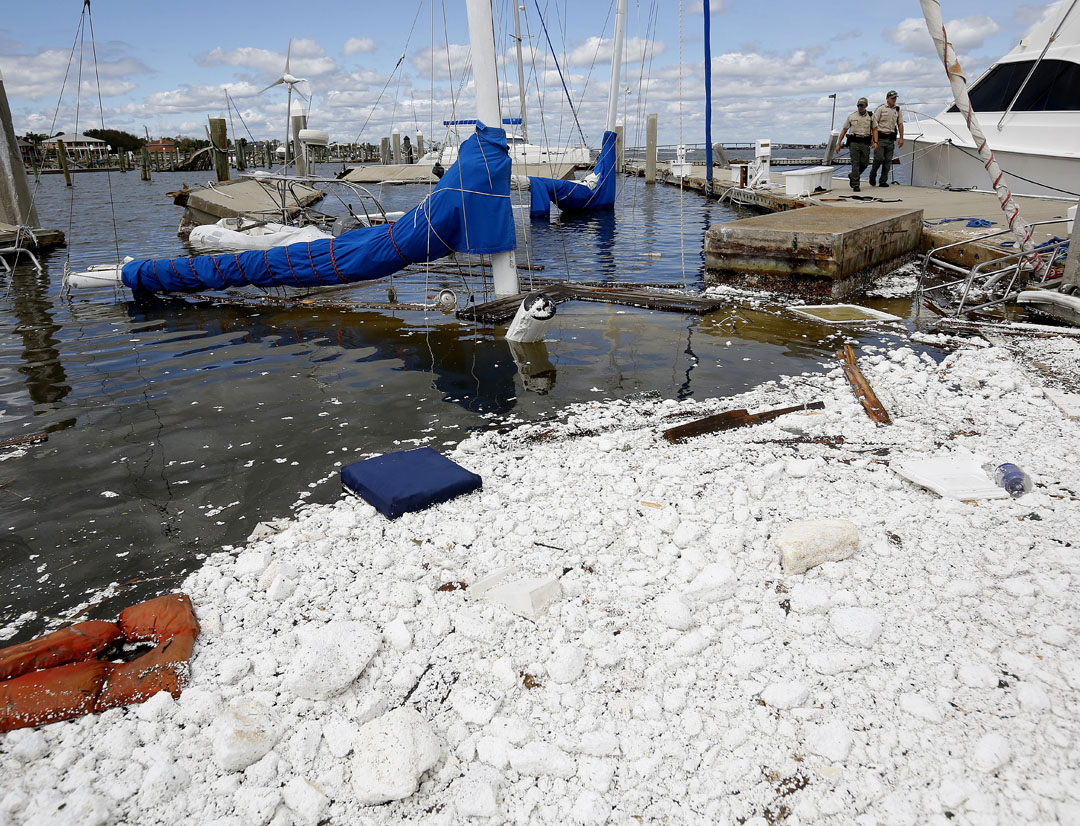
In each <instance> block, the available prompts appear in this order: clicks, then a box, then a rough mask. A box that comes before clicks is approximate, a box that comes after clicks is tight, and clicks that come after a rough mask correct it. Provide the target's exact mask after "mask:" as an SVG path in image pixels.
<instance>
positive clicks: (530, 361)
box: [507, 341, 557, 396]
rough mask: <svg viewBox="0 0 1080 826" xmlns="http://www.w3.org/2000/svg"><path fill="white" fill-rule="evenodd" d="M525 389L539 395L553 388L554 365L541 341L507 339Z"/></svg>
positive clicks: (545, 345)
mask: <svg viewBox="0 0 1080 826" xmlns="http://www.w3.org/2000/svg"><path fill="white" fill-rule="evenodd" d="M507 344H509V345H510V353H511V354H512V355H513V357H514V364H516V365H517V370H518V373H519V374H520V375H521V382H522V384H523V385H524V387H525V389H526V390H528V391H529V392H531V393H537V394H539V395H541V396H543V395H546V394H547V393H550V392H551V391H552V390H554V389H555V376H556V372H557V371H556V370H555V365H554V364H552V363H551V357H550V355H549V354H548V349H547V344H545V343H544V342H542V341H528V342H526V341H508V342H507Z"/></svg>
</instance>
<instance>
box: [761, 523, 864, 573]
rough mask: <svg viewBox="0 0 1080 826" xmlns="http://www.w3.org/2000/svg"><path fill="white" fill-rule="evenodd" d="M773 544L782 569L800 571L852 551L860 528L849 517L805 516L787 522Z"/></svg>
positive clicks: (846, 554) (836, 558)
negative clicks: (781, 558)
mask: <svg viewBox="0 0 1080 826" xmlns="http://www.w3.org/2000/svg"><path fill="white" fill-rule="evenodd" d="M776 544H777V545H778V546H779V547H780V552H781V554H782V555H783V562H784V570H785V571H786V572H787V573H789V574H802V573H806V571H807V570H809V569H810V568H813V567H814V566H816V565H820V564H821V563H822V562H839V561H840V560H843V559H847V558H848V557H849V556H851V555H852V554H853V553H855V549H856V548H858V547H859V529H858V528H857V527H855V523H854V522H852V521H850V520H849V519H804V520H801V521H799V522H791V523H789V524H787V525H786V526H785V527H784V530H783V531H782V532H781V534H780V538H779V539H777V542H776Z"/></svg>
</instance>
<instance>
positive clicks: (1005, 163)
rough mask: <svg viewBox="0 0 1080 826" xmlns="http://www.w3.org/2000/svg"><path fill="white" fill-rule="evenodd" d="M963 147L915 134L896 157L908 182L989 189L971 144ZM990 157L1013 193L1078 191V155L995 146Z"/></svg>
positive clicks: (1058, 194)
mask: <svg viewBox="0 0 1080 826" xmlns="http://www.w3.org/2000/svg"><path fill="white" fill-rule="evenodd" d="M965 150H966V151H961V149H960V148H958V147H957V146H951V145H949V144H943V143H939V142H938V141H933V140H926V139H921V138H916V139H914V140H909V141H906V142H905V144H904V148H903V152H902V154H901V156H900V158H901V163H902V164H905V165H908V166H909V168H910V169H911V184H912V186H927V187H936V188H953V189H973V188H974V189H981V190H985V191H990V190H991V182H990V177H989V176H988V175H987V172H986V169H985V168H984V167H983V163H982V160H981V159H980V158H979V157H978V156H977V155H975V151H974V149H973V148H967V147H965ZM972 155H975V157H972ZM994 157H995V158H996V159H997V162H998V165H999V166H1000V167H1001V169H1002V171H1003V172H1004V173H1005V183H1006V184H1007V185H1008V187H1009V189H1010V190H1011V191H1012V193H1013V194H1014V195H1034V196H1040V197H1046V198H1062V199H1065V200H1075V198H1076V197H1077V196H1076V195H1070V194H1068V193H1070V192H1080V158H1069V157H1061V156H1051V155H1036V154H1031V153H1027V152H1011V151H1008V150H998V149H994ZM913 158H914V160H913ZM1025 179H1026V180H1025Z"/></svg>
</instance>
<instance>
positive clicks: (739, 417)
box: [663, 402, 825, 445]
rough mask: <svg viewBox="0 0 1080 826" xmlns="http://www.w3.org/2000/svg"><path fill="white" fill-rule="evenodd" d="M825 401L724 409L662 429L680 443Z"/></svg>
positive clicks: (820, 406)
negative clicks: (753, 410) (759, 409)
mask: <svg viewBox="0 0 1080 826" xmlns="http://www.w3.org/2000/svg"><path fill="white" fill-rule="evenodd" d="M824 409H825V402H810V403H809V404H797V405H795V406H794V407H781V408H778V409H776V410H763V411H762V412H761V413H750V412H748V411H747V410H746V409H745V408H739V409H737V410H726V411H724V412H723V413H717V414H716V415H714V416H706V417H705V418H704V419H696V420H695V421H692V422H687V423H686V424H681V425H678V426H677V427H673V428H670V429H669V430H665V431H664V434H663V435H664V438H665V439H667V440H668V441H669V442H671V443H672V444H674V445H678V444H682V443H683V442H685V441H686V440H687V439H689V438H691V437H693V436H703V435H704V434H706V433H716V432H718V431H720V430H733V429H734V428H736V427H746V426H748V425H755V424H761V423H763V422H771V421H772V420H773V419H778V418H780V417H781V416H784V415H786V414H788V413H797V412H799V411H800V410H824Z"/></svg>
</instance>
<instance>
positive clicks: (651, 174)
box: [645, 115, 656, 184]
mask: <svg viewBox="0 0 1080 826" xmlns="http://www.w3.org/2000/svg"><path fill="white" fill-rule="evenodd" d="M645 183H647V184H655V183H656V115H649V119H648V120H647V121H646V125H645Z"/></svg>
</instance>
